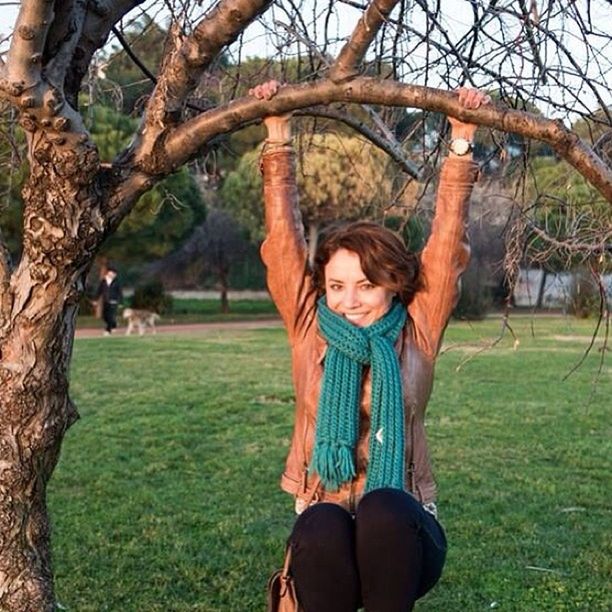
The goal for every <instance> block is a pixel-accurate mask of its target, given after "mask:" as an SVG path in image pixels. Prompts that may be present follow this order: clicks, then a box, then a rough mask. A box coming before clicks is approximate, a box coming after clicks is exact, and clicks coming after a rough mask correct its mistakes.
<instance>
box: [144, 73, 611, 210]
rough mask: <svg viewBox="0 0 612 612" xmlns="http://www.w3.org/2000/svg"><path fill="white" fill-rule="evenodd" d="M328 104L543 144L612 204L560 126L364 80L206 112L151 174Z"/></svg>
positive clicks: (183, 130)
mask: <svg viewBox="0 0 612 612" xmlns="http://www.w3.org/2000/svg"><path fill="white" fill-rule="evenodd" d="M332 102H345V103H347V102H348V103H370V104H381V105H383V106H408V107H415V108H421V109H424V110H429V111H435V112H440V113H444V114H445V115H450V116H452V117H457V118H458V119H461V120H462V121H469V122H474V123H477V124H479V125H483V126H488V127H493V128H496V129H500V130H503V131H505V132H514V133H516V134H522V135H523V136H526V137H527V138H534V139H536V140H541V141H543V142H547V143H549V144H550V145H551V146H552V147H553V148H554V149H555V151H556V152H557V153H558V154H559V155H560V156H561V157H563V158H564V159H565V160H566V161H568V162H569V163H570V164H571V165H572V166H574V167H575V168H576V169H577V170H578V171H579V172H580V173H581V174H582V175H583V176H584V177H585V178H586V179H587V180H589V181H590V182H591V183H592V184H593V185H594V186H595V187H596V188H597V189H598V190H599V191H600V192H601V193H602V194H603V196H604V197H605V198H606V199H607V200H608V201H609V202H611V203H612V170H611V169H610V168H608V167H607V166H606V164H604V163H603V162H602V161H601V160H600V159H599V158H598V157H597V156H596V155H595V153H593V151H592V150H591V149H590V148H589V147H588V146H586V145H585V144H584V143H583V142H582V141H581V140H580V138H579V137H578V136H577V135H575V134H573V133H572V132H570V131H569V130H568V129H567V128H566V127H565V126H563V124H562V123H561V122H558V121H551V120H549V119H544V118H542V117H539V116H536V115H533V114H530V113H526V112H522V111H517V110H510V109H504V108H500V107H498V106H495V105H488V106H486V107H481V108H479V109H477V110H468V109H464V108H462V107H461V106H460V105H459V103H458V100H457V96H456V94H454V93H451V92H448V91H444V90H440V89H434V88H428V87H420V86H417V85H406V84H402V83H397V82H392V81H386V80H384V79H375V78H368V77H358V78H356V79H353V80H352V81H350V82H349V83H345V84H335V83H332V82H331V81H329V80H323V81H320V82H316V83H308V84H305V85H294V86H288V87H283V88H282V89H281V90H280V91H279V93H278V94H277V95H276V97H275V98H273V99H272V100H265V101H261V100H255V99H253V98H242V99H239V100H235V101H234V102H231V103H230V104H228V105H227V106H225V107H223V108H217V109H214V110H211V111H208V112H206V113H204V114H202V115H200V116H198V117H196V118H194V119H192V120H190V121H187V122H185V123H184V124H182V125H181V126H179V127H177V128H175V129H174V130H173V131H172V132H170V133H169V134H168V137H167V139H166V142H165V147H164V149H165V150H164V156H163V157H164V158H165V159H164V161H165V163H167V164H168V168H166V170H163V167H162V166H157V167H156V168H151V169H150V170H155V171H157V172H159V171H161V172H164V171H168V170H169V169H171V168H176V167H179V166H180V165H181V164H182V163H184V162H185V161H187V160H188V159H191V158H192V157H193V156H194V155H195V154H196V153H197V151H198V150H199V149H200V147H202V145H203V144H205V143H206V142H207V141H208V140H210V139H211V138H212V137H213V136H216V135H217V134H221V133H224V132H230V131H232V130H234V129H236V128H238V127H239V126H240V125H242V124H243V123H245V122H248V121H254V120H256V119H258V118H260V117H263V116H266V115H280V114H283V113H286V112H289V111H292V110H295V109H304V108H307V107H309V106H316V105H319V104H330V103H332ZM160 159H161V156H160V158H158V161H159V160H160ZM150 170H149V171H150Z"/></svg>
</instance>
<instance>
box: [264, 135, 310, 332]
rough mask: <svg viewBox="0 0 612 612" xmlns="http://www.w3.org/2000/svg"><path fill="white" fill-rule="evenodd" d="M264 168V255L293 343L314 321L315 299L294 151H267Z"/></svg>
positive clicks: (285, 147)
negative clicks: (307, 323)
mask: <svg viewBox="0 0 612 612" xmlns="http://www.w3.org/2000/svg"><path fill="white" fill-rule="evenodd" d="M261 167H262V172H263V192H264V207H265V219H266V239H265V240H264V242H263V244H262V246H261V256H262V259H263V262H264V265H265V266H266V273H267V283H268V289H269V291H270V294H271V296H272V299H273V301H274V303H275V304H276V307H277V308H278V311H279V313H280V315H281V317H282V318H283V321H284V322H285V326H286V328H287V332H288V334H289V340H290V342H291V343H293V341H294V339H295V337H296V335H297V334H298V333H299V332H300V330H301V329H302V328H303V327H304V326H305V324H306V322H307V319H309V318H310V315H309V312H307V310H311V309H307V306H308V304H307V302H308V301H313V300H314V297H312V298H311V299H310V300H309V298H310V296H311V294H312V292H311V291H310V287H311V285H310V275H309V274H308V269H307V262H308V256H307V247H306V241H305V239H304V227H303V225H302V217H301V214H300V209H299V207H298V193H297V184H296V176H295V153H294V151H293V148H292V147H291V146H290V145H281V146H274V147H269V148H267V149H264V153H263V155H262V164H261Z"/></svg>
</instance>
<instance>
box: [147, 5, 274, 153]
mask: <svg viewBox="0 0 612 612" xmlns="http://www.w3.org/2000/svg"><path fill="white" fill-rule="evenodd" d="M271 3H272V0H221V1H220V2H219V3H218V4H217V5H216V6H215V8H214V9H213V10H212V11H211V12H210V13H209V14H208V15H206V17H204V18H203V19H202V20H201V21H200V23H199V24H198V25H197V26H196V28H195V30H194V32H193V34H192V35H191V36H188V37H185V38H183V37H182V35H181V34H180V33H179V30H178V26H177V24H175V25H174V26H173V27H172V28H171V30H170V32H169V34H168V42H167V49H168V50H167V52H166V53H165V61H164V63H163V65H162V67H161V70H160V74H159V76H158V79H157V85H156V87H155V89H154V91H153V94H152V95H151V98H150V99H149V102H148V103H147V108H146V111H145V115H144V121H143V123H142V125H141V128H140V130H139V136H138V138H139V143H138V144H137V145H136V147H135V151H136V154H137V156H138V157H141V158H143V157H144V158H147V157H149V156H152V155H154V154H155V153H154V150H155V147H156V146H157V144H156V143H157V139H158V137H159V135H161V134H162V133H163V132H164V130H165V129H167V128H168V127H169V126H170V125H172V124H173V123H176V121H178V119H179V116H180V113H181V111H182V109H183V107H184V106H185V103H186V99H187V97H188V95H189V94H190V93H191V92H192V91H193V89H194V88H195V87H196V85H197V84H198V83H199V81H200V79H201V77H202V75H203V74H204V71H205V70H206V69H207V68H208V67H209V66H210V64H211V62H212V61H213V60H214V59H215V57H216V56H217V55H218V53H219V52H220V51H221V50H222V49H223V48H224V47H225V46H227V45H229V44H231V43H232V42H234V40H236V38H237V37H238V36H239V35H240V34H241V32H242V31H243V30H244V29H245V28H246V27H247V26H248V25H249V24H250V23H251V22H252V21H253V20H254V19H256V18H257V17H258V16H259V15H260V14H261V13H262V12H263V11H265V10H266V9H267V8H268V6H270V4H271ZM170 48H172V49H173V50H172V51H170Z"/></svg>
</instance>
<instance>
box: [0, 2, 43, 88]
mask: <svg viewBox="0 0 612 612" xmlns="http://www.w3.org/2000/svg"><path fill="white" fill-rule="evenodd" d="M52 21H53V3H52V2H42V1H40V0H24V1H23V2H22V3H21V8H20V9H19V14H18V15H17V20H16V21H15V31H14V34H13V39H12V40H11V46H10V48H9V52H8V58H7V61H6V83H3V84H2V86H0V92H5V93H7V94H8V95H9V96H20V95H21V94H22V93H23V92H24V91H25V90H27V89H31V88H34V87H35V86H36V85H37V84H38V82H39V81H40V72H41V68H42V59H43V51H44V48H45V42H46V38H47V32H48V30H49V24H50V23H51V22H52Z"/></svg>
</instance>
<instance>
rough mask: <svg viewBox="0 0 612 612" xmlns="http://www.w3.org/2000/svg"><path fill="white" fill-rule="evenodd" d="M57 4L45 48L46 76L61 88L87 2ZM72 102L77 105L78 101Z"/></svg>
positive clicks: (82, 23)
mask: <svg viewBox="0 0 612 612" xmlns="http://www.w3.org/2000/svg"><path fill="white" fill-rule="evenodd" d="M58 5H59V6H58ZM56 6H58V11H57V13H56V15H55V19H54V21H53V27H52V28H51V30H50V31H49V36H48V40H47V45H46V48H45V59H47V58H48V61H47V63H46V66H45V76H46V78H47V80H48V81H49V82H50V83H51V84H52V85H53V86H54V87H57V88H61V87H63V85H64V79H65V77H66V73H67V71H68V68H69V67H70V62H71V61H72V57H73V55H74V50H75V48H76V45H77V43H78V41H79V39H80V37H81V32H82V30H83V26H84V24H85V17H86V15H87V3H85V2H74V1H73V2H56ZM71 102H73V106H75V107H76V102H75V101H71Z"/></svg>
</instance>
